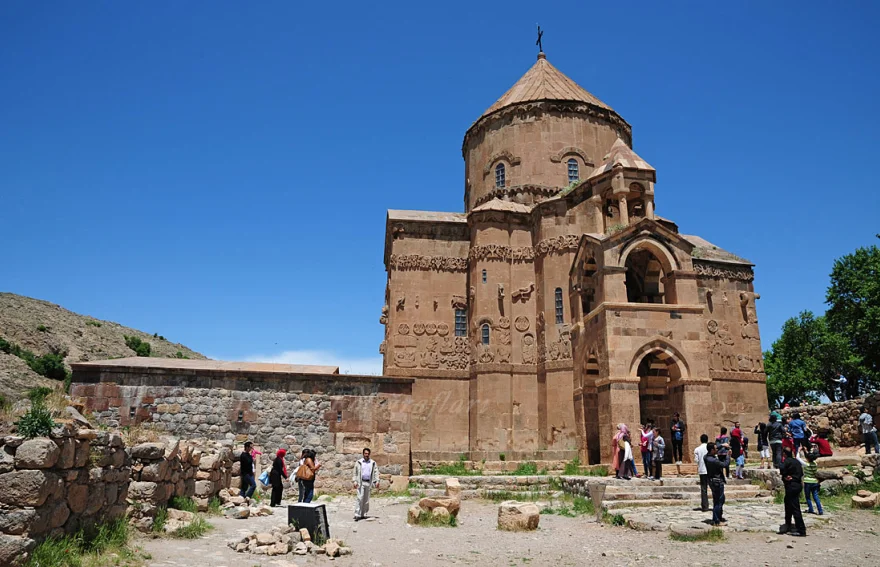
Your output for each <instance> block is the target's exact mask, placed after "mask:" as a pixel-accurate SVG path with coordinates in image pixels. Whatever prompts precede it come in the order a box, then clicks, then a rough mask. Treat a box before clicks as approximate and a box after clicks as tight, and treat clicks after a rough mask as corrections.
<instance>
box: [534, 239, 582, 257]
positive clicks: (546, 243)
mask: <svg viewBox="0 0 880 567" xmlns="http://www.w3.org/2000/svg"><path fill="white" fill-rule="evenodd" d="M579 241H580V237H579V236H577V235H576V234H566V235H562V236H554V237H553V238H547V239H545V240H542V241H540V242H538V244H537V245H536V246H535V253H536V254H537V255H539V256H544V255H546V254H550V253H557V254H558V253H560V252H567V251H569V250H577V247H578V242H579Z"/></svg>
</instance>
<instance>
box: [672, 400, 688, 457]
mask: <svg viewBox="0 0 880 567" xmlns="http://www.w3.org/2000/svg"><path fill="white" fill-rule="evenodd" d="M670 429H672V436H671V437H670V440H671V441H672V460H673V461H674V462H675V464H677V465H680V464H681V460H682V459H683V458H684V453H683V452H682V451H683V447H684V430H685V424H684V421H682V419H681V415H680V414H679V413H678V412H675V415H674V416H672V425H671V427H670Z"/></svg>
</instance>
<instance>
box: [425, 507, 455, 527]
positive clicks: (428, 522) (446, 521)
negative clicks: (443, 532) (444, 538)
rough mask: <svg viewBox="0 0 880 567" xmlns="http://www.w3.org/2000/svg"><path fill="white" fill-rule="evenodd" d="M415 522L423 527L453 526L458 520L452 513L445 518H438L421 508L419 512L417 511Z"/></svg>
mask: <svg viewBox="0 0 880 567" xmlns="http://www.w3.org/2000/svg"><path fill="white" fill-rule="evenodd" d="M417 524H418V525H419V526H425V527H439V528H454V527H456V526H458V521H457V520H456V519H455V516H453V515H452V514H450V515H449V516H447V517H445V518H438V517H436V516H434V515H433V514H431V513H430V512H427V511H425V510H422V511H421V512H419V519H418V522H417Z"/></svg>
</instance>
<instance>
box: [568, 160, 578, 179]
mask: <svg viewBox="0 0 880 567" xmlns="http://www.w3.org/2000/svg"><path fill="white" fill-rule="evenodd" d="M580 178H581V176H580V174H579V173H578V162H577V160H576V159H574V158H571V159H570V160H568V182H569V183H574V182H575V181H577V180H579V179H580Z"/></svg>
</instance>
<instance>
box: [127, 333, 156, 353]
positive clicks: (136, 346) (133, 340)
mask: <svg viewBox="0 0 880 567" xmlns="http://www.w3.org/2000/svg"><path fill="white" fill-rule="evenodd" d="M122 336H123V337H125V346H127V347H128V348H130V349H131V350H133V351H134V352H135V354H136V355H138V356H150V353H151V352H152V351H153V347H152V346H150V343H148V342H147V341H143V340H141V339H140V337H135V336H128V335H122Z"/></svg>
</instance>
